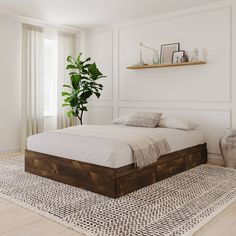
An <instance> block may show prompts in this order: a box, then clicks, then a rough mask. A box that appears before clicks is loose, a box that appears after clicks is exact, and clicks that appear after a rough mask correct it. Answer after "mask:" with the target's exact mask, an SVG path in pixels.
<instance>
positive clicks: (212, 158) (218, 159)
mask: <svg viewBox="0 0 236 236" xmlns="http://www.w3.org/2000/svg"><path fill="white" fill-rule="evenodd" d="M207 162H208V163H210V164H219V165H224V161H223V158H222V155H221V154H216V153H208V156H207Z"/></svg>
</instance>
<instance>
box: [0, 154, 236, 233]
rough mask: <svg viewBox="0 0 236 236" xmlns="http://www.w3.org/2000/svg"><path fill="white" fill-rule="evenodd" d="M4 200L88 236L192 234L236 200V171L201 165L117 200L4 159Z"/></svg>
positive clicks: (0, 177)
mask: <svg viewBox="0 0 236 236" xmlns="http://www.w3.org/2000/svg"><path fill="white" fill-rule="evenodd" d="M0 196H1V197H3V198H5V199H7V200H9V201H11V202H14V203H16V204H18V205H20V206H23V207H25V208H27V209H30V210H31V211H34V212H36V213H38V214H40V215H43V216H45V217H47V218H49V219H51V220H53V221H56V222H58V223H61V224H63V225H65V226H67V227H69V228H71V229H74V230H76V231H78V232H80V233H82V234H84V235H104V236H105V235H106V236H108V235H109V236H119V235H123V236H129V235H135V236H139V235H140V236H152V235H153V236H157V235H158V236H161V235H175V236H177V235H192V234H193V233H194V232H195V231H196V230H197V229H199V228H200V227H201V226H203V225H204V224H205V223H207V222H208V221H209V220H210V219H212V218H213V217H214V216H216V215H217V214H218V213H219V212H221V211H222V210H223V209H225V208H226V207H227V206H229V205H230V204H231V203H232V202H233V201H234V200H235V199H236V170H233V169H227V168H221V167H214V166H209V165H201V166H198V167H196V168H193V169H191V170H188V171H186V172H183V173H181V174H178V175H175V176H173V177H171V178H168V179H166V180H163V181H160V182H158V183H155V184H153V185H150V186H148V187H145V188H143V189H140V190H138V191H135V192H133V193H131V194H128V195H126V196H124V197H121V198H118V199H111V198H108V197H104V196H101V195H98V194H95V193H92V192H89V191H85V190H82V189H79V188H75V187H71V186H69V185H65V184H62V183H58V182H55V181H52V180H49V179H46V178H42V177H38V176H35V175H32V174H29V173H25V172H24V158H23V157H7V158H3V159H0Z"/></svg>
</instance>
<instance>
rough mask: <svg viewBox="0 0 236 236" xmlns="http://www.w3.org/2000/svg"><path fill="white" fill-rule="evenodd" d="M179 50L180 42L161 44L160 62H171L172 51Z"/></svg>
mask: <svg viewBox="0 0 236 236" xmlns="http://www.w3.org/2000/svg"><path fill="white" fill-rule="evenodd" d="M179 50H180V43H169V44H162V45H161V64H170V63H172V57H173V52H176V51H179Z"/></svg>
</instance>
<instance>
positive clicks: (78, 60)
mask: <svg viewBox="0 0 236 236" xmlns="http://www.w3.org/2000/svg"><path fill="white" fill-rule="evenodd" d="M81 55H82V53H79V55H78V56H77V60H76V61H77V63H78V64H79V63H80V57H81Z"/></svg>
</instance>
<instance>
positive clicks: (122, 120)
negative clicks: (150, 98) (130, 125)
mask: <svg viewBox="0 0 236 236" xmlns="http://www.w3.org/2000/svg"><path fill="white" fill-rule="evenodd" d="M129 117H130V116H129V115H126V116H120V117H118V118H116V119H114V120H113V121H112V123H113V124H116V125H125V123H126V122H127V120H128V119H129Z"/></svg>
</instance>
